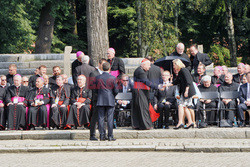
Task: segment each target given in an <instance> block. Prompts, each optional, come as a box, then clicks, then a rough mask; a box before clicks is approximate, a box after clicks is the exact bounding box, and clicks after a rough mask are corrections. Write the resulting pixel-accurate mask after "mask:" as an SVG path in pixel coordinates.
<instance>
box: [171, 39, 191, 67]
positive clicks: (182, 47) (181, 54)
mask: <svg viewBox="0 0 250 167" xmlns="http://www.w3.org/2000/svg"><path fill="white" fill-rule="evenodd" d="M184 50H185V45H184V44H183V43H178V44H177V45H176V51H175V52H173V53H171V55H170V56H179V57H183V58H185V59H187V60H188V62H189V63H188V64H187V66H186V68H187V69H188V70H189V71H191V62H190V59H189V57H188V55H187V54H186V53H184ZM183 63H184V62H183ZM185 64H186V63H185Z"/></svg>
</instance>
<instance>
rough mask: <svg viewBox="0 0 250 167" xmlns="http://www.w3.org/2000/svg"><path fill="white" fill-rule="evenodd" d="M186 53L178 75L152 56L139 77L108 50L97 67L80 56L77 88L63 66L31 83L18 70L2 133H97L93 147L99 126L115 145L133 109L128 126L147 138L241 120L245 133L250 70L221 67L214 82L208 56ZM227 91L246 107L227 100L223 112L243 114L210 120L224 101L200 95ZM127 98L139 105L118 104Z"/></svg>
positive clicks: (12, 75) (5, 88) (4, 88)
mask: <svg viewBox="0 0 250 167" xmlns="http://www.w3.org/2000/svg"><path fill="white" fill-rule="evenodd" d="M184 50H185V46H184V44H183V43H179V44H178V45H177V47H176V52H174V53H172V54H171V55H172V56H178V57H180V59H178V58H177V59H175V60H173V62H172V63H173V69H170V70H166V69H167V68H165V67H158V66H156V65H154V60H153V58H152V57H151V56H149V57H147V58H145V59H143V60H142V62H141V64H140V66H139V67H138V68H137V69H136V70H135V72H134V76H133V77H129V76H128V75H127V74H125V65H124V62H123V61H122V59H120V58H119V57H116V56H115V49H113V48H109V49H108V51H107V56H106V59H104V58H102V59H100V60H99V61H98V66H97V67H94V66H93V64H94V62H93V61H92V60H91V59H90V57H88V56H87V55H85V54H84V53H83V52H81V51H78V52H77V53H76V60H75V61H74V62H73V63H72V80H69V79H68V76H67V75H66V74H62V72H61V68H60V67H59V66H54V67H53V76H51V77H48V75H47V74H46V73H47V67H46V66H45V65H41V66H39V68H37V69H36V71H35V74H34V75H32V76H31V77H29V78H28V77H26V76H21V75H19V74H17V66H16V65H15V64H11V65H9V74H8V75H6V76H5V75H2V76H1V85H0V130H35V129H36V128H37V127H41V128H42V129H44V130H45V129H77V128H78V127H82V128H88V129H90V140H97V138H96V134H95V133H96V132H95V131H96V128H97V125H98V128H99V133H100V140H101V141H102V140H109V141H114V140H115V138H114V137H113V128H114V126H115V125H114V119H115V120H116V121H122V119H123V118H120V115H121V114H120V112H123V111H124V110H125V111H126V110H127V109H131V112H127V114H125V116H124V117H126V118H129V124H128V125H130V124H131V126H132V128H134V129H140V130H146V129H152V128H154V127H155V128H166V129H168V128H169V125H171V124H173V125H174V126H175V127H174V129H180V128H185V129H188V128H190V127H195V126H196V125H197V123H196V122H197V120H199V121H200V122H204V123H208V124H211V125H212V124H215V123H216V122H217V118H218V117H220V119H222V118H223V119H226V120H228V123H230V121H231V122H232V123H235V118H236V119H237V120H238V125H239V126H244V125H245V124H246V122H245V120H246V114H245V113H244V111H247V110H248V109H249V108H250V86H249V83H250V68H249V65H247V64H243V63H240V64H239V65H238V67H237V70H238V73H237V74H235V75H232V74H231V73H230V72H228V69H227V67H226V66H217V67H215V68H214V75H213V76H209V75H207V74H206V66H207V65H210V64H211V63H212V61H211V60H210V58H209V57H208V55H207V54H203V53H200V52H198V49H197V46H196V45H192V46H191V47H190V53H191V56H190V57H189V56H188V55H187V54H185V53H184ZM181 58H184V59H185V60H186V62H185V63H184V62H183V61H181ZM182 60H183V59H182ZM168 68H169V67H168ZM192 71H193V72H192ZM191 73H192V74H191ZM223 91H238V92H239V95H240V96H239V101H237V100H235V99H220V100H221V102H220V104H221V106H220V107H221V108H237V110H228V111H225V112H224V113H223V112H220V113H216V112H214V111H212V110H211V111H208V112H207V113H205V114H206V116H205V117H204V112H203V110H202V108H204V106H205V107H206V108H215V107H216V105H217V104H218V101H217V100H214V99H202V98H200V95H199V94H200V93H202V92H223ZM128 92H131V93H132V100H131V99H130V100H127V99H120V100H116V99H115V97H116V95H117V94H118V93H128ZM170 114H171V115H172V116H173V117H172V118H173V119H172V120H173V121H172V122H170V121H169V117H170ZM185 118H186V119H185ZM204 118H206V119H204ZM105 121H106V122H107V128H108V133H106V126H105ZM120 125H121V124H120Z"/></svg>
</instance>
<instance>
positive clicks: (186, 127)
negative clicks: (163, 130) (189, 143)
mask: <svg viewBox="0 0 250 167" xmlns="http://www.w3.org/2000/svg"><path fill="white" fill-rule="evenodd" d="M191 127H192V128H193V127H194V123H191V124H190V125H189V126H185V127H184V129H189V128H191Z"/></svg>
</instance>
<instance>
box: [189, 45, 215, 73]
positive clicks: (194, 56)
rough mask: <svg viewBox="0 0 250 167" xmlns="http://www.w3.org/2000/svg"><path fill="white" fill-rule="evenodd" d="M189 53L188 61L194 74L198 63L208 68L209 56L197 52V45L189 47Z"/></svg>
mask: <svg viewBox="0 0 250 167" xmlns="http://www.w3.org/2000/svg"><path fill="white" fill-rule="evenodd" d="M190 53H191V57H190V59H191V60H193V61H191V63H192V69H194V73H197V68H198V65H199V64H200V62H201V63H202V64H204V65H205V66H208V65H210V64H211V63H212V60H211V59H210V58H209V56H208V55H207V54H205V53H200V52H199V51H198V48H197V45H195V44H194V45H191V46H190Z"/></svg>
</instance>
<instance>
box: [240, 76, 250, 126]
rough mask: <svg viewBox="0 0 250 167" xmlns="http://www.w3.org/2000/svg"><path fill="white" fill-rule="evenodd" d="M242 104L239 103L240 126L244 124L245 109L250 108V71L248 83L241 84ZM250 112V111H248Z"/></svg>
mask: <svg viewBox="0 0 250 167" xmlns="http://www.w3.org/2000/svg"><path fill="white" fill-rule="evenodd" d="M239 92H240V96H239V98H240V104H239V105H238V111H237V115H238V118H239V120H240V126H242V125H244V121H245V119H244V111H246V110H249V109H250V72H248V73H247V83H245V84H243V85H241V86H240V91H239ZM248 113H249V112H248Z"/></svg>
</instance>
